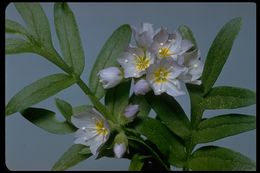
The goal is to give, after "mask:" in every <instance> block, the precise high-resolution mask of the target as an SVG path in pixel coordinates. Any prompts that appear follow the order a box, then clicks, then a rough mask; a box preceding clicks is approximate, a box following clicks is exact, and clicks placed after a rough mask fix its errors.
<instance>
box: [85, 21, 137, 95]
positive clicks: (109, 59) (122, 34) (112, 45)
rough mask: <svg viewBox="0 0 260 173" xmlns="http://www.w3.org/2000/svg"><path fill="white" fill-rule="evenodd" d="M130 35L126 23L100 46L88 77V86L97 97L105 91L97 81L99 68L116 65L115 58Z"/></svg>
mask: <svg viewBox="0 0 260 173" xmlns="http://www.w3.org/2000/svg"><path fill="white" fill-rule="evenodd" d="M131 35H132V30H131V27H130V26H129V25H127V24H125V25H122V26H120V27H119V28H118V29H116V30H115V31H114V32H113V34H112V35H111V36H110V37H109V39H108V40H107V41H106V43H105V44H104V46H103V47H102V49H101V51H100V53H99V54H98V57H97V59H96V62H95V64H94V66H93V68H92V71H91V74H90V77H89V86H90V89H91V90H92V92H93V93H94V94H95V95H96V97H97V98H99V99H100V98H102V97H103V96H104V94H105V91H104V89H103V87H102V85H101V84H100V82H99V79H98V77H97V74H98V72H99V71H100V70H102V69H104V68H107V67H110V66H118V63H117V59H118V58H119V56H121V54H122V53H123V51H124V50H125V49H126V48H127V46H128V44H129V42H130V39H131Z"/></svg>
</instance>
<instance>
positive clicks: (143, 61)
mask: <svg viewBox="0 0 260 173" xmlns="http://www.w3.org/2000/svg"><path fill="white" fill-rule="evenodd" d="M135 66H136V69H137V70H138V71H144V70H145V69H147V68H148V67H149V66H150V59H148V58H146V57H145V56H137V57H136V60H135Z"/></svg>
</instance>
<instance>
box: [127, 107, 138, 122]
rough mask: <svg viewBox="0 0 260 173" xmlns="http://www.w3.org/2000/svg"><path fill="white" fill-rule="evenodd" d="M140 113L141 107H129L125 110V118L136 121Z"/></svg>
mask: <svg viewBox="0 0 260 173" xmlns="http://www.w3.org/2000/svg"><path fill="white" fill-rule="evenodd" d="M138 111H139V105H128V106H127V107H126V108H125V110H124V116H125V117H126V118H128V119H134V118H135V116H136V114H137V112H138Z"/></svg>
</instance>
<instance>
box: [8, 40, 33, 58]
mask: <svg viewBox="0 0 260 173" xmlns="http://www.w3.org/2000/svg"><path fill="white" fill-rule="evenodd" d="M25 52H36V48H35V47H34V45H32V44H31V43H30V42H28V41H26V40H23V39H20V38H6V39H5V53H6V54H15V53H25Z"/></svg>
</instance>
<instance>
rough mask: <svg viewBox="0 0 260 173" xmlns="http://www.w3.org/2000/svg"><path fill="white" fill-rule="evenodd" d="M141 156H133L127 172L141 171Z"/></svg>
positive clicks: (142, 163)
mask: <svg viewBox="0 0 260 173" xmlns="http://www.w3.org/2000/svg"><path fill="white" fill-rule="evenodd" d="M142 157H143V156H140V155H139V154H135V155H134V156H133V158H132V160H131V162H130V165H129V168H128V171H141V170H142V167H143V165H144V162H143V158H142Z"/></svg>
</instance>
